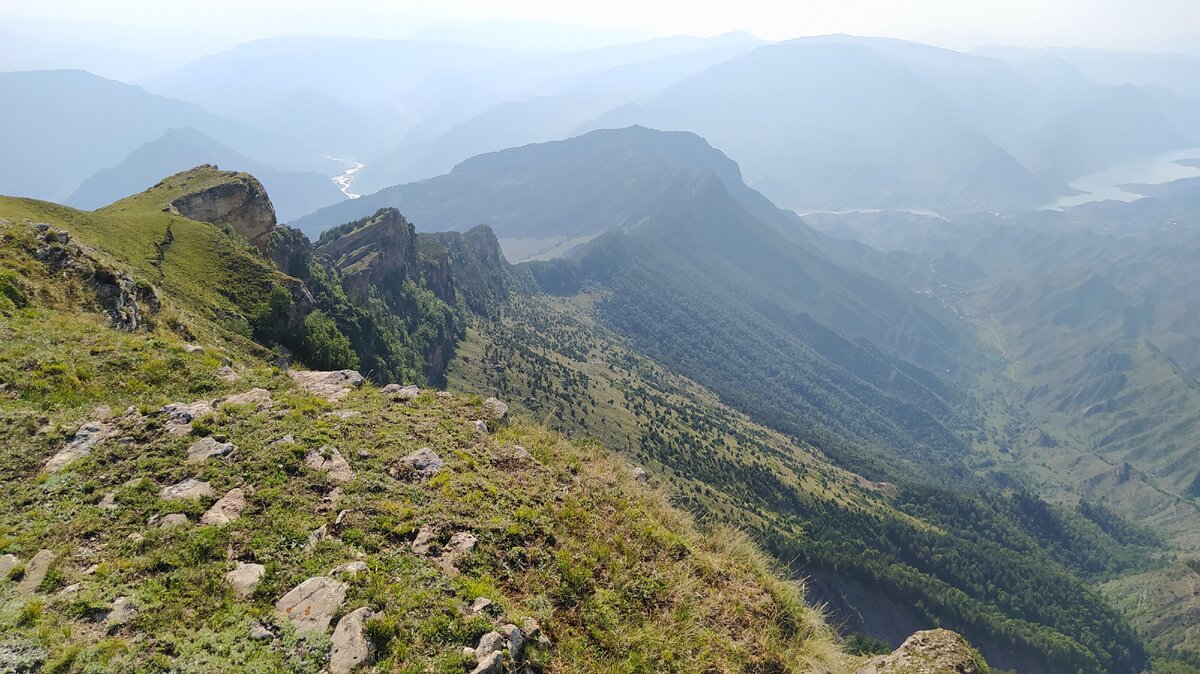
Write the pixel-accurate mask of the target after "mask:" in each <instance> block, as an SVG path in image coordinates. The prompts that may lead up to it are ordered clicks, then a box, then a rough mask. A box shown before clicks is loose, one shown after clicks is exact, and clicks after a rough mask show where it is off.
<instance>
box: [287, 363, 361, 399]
mask: <svg viewBox="0 0 1200 674" xmlns="http://www.w3.org/2000/svg"><path fill="white" fill-rule="evenodd" d="M288 376H289V377H291V378H292V381H294V382H296V385H297V386H299V387H300V388H302V389H304V390H305V391H307V392H309V393H311V394H313V395H315V396H320V397H322V398H324V399H325V400H327V401H329V402H335V401H338V400H341V399H342V398H344V397H345V396H346V395H347V394H349V393H350V389H352V388H358V387H359V386H362V385H363V376H362V375H361V374H359V373H357V372H355V371H354V370H335V371H332V372H321V371H316V370H311V371H304V372H298V371H296V370H289V371H288Z"/></svg>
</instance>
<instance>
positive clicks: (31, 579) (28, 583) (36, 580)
mask: <svg viewBox="0 0 1200 674" xmlns="http://www.w3.org/2000/svg"><path fill="white" fill-rule="evenodd" d="M53 561H54V553H53V552H50V551H49V550H38V552H37V554H36V555H34V556H33V559H31V560H29V563H28V564H26V565H25V575H24V576H22V577H21V582H20V584H18V585H17V594H18V595H20V596H22V597H30V596H33V593H34V592H35V591H37V588H38V585H41V584H42V581H43V580H45V579H46V572H47V571H49V570H50V563H51V562H53Z"/></svg>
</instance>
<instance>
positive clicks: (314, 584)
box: [275, 576, 346, 633]
mask: <svg viewBox="0 0 1200 674" xmlns="http://www.w3.org/2000/svg"><path fill="white" fill-rule="evenodd" d="M345 599H346V586H345V585H344V584H342V583H340V582H338V581H336V580H334V579H333V578H330V577H328V576H317V577H315V578H309V579H308V580H306V581H304V582H303V583H300V584H299V585H297V586H296V587H294V588H292V590H291V591H290V592H288V593H287V594H285V595H283V597H282V598H281V599H280V600H279V601H278V602H276V603H275V608H276V609H278V610H279V611H281V612H282V613H283V614H284V615H286V616H287V618H288V620H290V621H292V625H293V626H294V627H295V628H296V631H297V632H310V633H311V632H318V633H321V632H324V631H325V630H327V629H329V621H331V620H333V615H334V613H336V612H337V610H338V608H339V607H341V605H342V602H343V601H345Z"/></svg>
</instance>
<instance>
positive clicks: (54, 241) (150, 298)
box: [33, 223, 162, 332]
mask: <svg viewBox="0 0 1200 674" xmlns="http://www.w3.org/2000/svg"><path fill="white" fill-rule="evenodd" d="M35 227H36V228H37V230H38V247H37V249H36V250H34V251H33V256H34V257H35V258H36V259H38V260H39V261H41V262H42V263H43V264H45V265H46V266H47V267H49V268H50V270H51V271H54V272H66V273H69V274H72V275H74V276H75V277H77V278H79V279H80V280H82V281H83V282H84V284H85V285H87V286H89V287H90V288H91V289H92V290H93V291H94V292H95V293H96V301H97V302H98V303H99V304H100V306H101V307H102V308H103V309H104V311H105V313H107V314H108V316H109V318H110V319H111V320H112V323H113V327H115V328H117V329H118V330H124V331H127V332H133V331H136V330H141V329H143V328H145V327H146V317H147V316H148V315H150V314H155V313H158V311H159V310H160V309H161V308H162V301H161V298H160V296H159V292H158V289H157V288H155V287H154V286H152V285H150V284H148V283H138V282H137V281H136V280H135V279H134V278H133V277H132V276H131V275H130V274H129V273H128V272H125V271H123V270H120V269H115V268H113V267H111V266H110V265H109V264H108V263H106V262H104V261H102V260H101V259H100V256H99V255H98V254H97V253H96V251H95V250H93V249H92V248H89V247H87V246H83V245H80V244H78V243H76V242H75V241H72V240H71V237H70V235H69V234H68V233H67V232H65V231H63V230H60V229H57V228H54V227H51V226H49V225H46V224H44V223H42V224H39V225H36V226H35Z"/></svg>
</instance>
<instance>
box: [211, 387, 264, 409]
mask: <svg viewBox="0 0 1200 674" xmlns="http://www.w3.org/2000/svg"><path fill="white" fill-rule="evenodd" d="M274 404H275V401H274V400H272V399H271V392H270V391H268V390H267V389H265V388H252V389H250V390H249V391H246V392H245V393H239V394H237V395H232V396H229V397H228V398H226V399H224V400H222V401H221V407H224V406H225V405H254V411H255V412H262V411H263V410H269V409H271V406H272V405H274Z"/></svg>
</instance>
